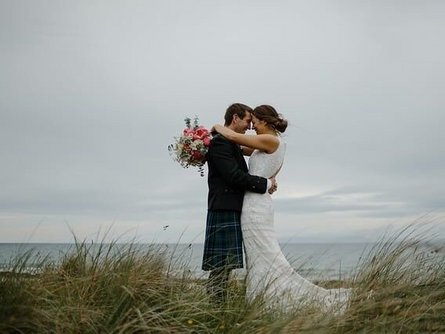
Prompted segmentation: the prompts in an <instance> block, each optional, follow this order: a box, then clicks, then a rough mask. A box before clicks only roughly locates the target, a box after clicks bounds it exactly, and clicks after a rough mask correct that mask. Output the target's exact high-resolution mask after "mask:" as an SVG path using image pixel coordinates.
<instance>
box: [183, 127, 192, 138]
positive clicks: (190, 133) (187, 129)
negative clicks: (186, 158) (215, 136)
mask: <svg viewBox="0 0 445 334" xmlns="http://www.w3.org/2000/svg"><path fill="white" fill-rule="evenodd" d="M183 133H184V136H188V137H193V130H192V129H189V128H185V129H184V132H183Z"/></svg>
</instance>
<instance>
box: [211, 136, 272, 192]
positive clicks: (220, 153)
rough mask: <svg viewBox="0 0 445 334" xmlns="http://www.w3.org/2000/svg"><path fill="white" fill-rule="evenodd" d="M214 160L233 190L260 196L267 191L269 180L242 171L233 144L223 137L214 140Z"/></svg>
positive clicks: (219, 171)
mask: <svg viewBox="0 0 445 334" xmlns="http://www.w3.org/2000/svg"><path fill="white" fill-rule="evenodd" d="M212 159H213V162H214V164H215V168H216V169H217V171H218V173H219V174H220V175H221V177H222V178H223V179H224V181H225V182H226V183H227V184H228V185H229V186H230V187H231V188H234V189H242V190H247V191H252V192H256V193H260V194H263V193H265V192H266V191H267V179H266V178H264V177H260V176H256V175H250V174H249V173H246V172H245V171H244V170H242V169H241V168H240V167H239V164H238V162H237V160H236V157H235V156H234V152H233V146H232V144H231V143H230V142H229V141H227V140H226V139H225V138H223V137H222V136H217V137H216V138H214V139H213V140H212Z"/></svg>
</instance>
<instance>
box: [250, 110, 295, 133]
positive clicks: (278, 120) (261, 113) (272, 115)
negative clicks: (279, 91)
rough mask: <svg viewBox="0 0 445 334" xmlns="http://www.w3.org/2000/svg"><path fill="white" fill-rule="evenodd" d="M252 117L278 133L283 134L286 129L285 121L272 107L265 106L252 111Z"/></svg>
mask: <svg viewBox="0 0 445 334" xmlns="http://www.w3.org/2000/svg"><path fill="white" fill-rule="evenodd" d="M252 115H254V116H255V117H256V118H258V119H259V120H260V121H264V122H266V123H267V125H268V126H269V127H270V128H272V129H273V130H276V131H278V132H281V133H283V132H284V131H286V128H287V120H285V119H284V118H283V116H282V115H281V114H279V113H277V111H276V110H275V108H274V107H272V106H269V105H267V104H263V105H261V106H258V107H256V108H255V109H253V111H252Z"/></svg>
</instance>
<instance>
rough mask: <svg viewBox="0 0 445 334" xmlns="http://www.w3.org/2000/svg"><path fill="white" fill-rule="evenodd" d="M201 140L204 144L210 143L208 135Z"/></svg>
mask: <svg viewBox="0 0 445 334" xmlns="http://www.w3.org/2000/svg"><path fill="white" fill-rule="evenodd" d="M202 141H203V142H204V145H205V146H209V145H210V137H205V138H204V139H203V140H202Z"/></svg>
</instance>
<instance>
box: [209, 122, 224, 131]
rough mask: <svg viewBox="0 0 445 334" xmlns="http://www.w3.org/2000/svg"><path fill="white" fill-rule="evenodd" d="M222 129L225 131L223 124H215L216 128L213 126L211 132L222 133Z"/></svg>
mask: <svg viewBox="0 0 445 334" xmlns="http://www.w3.org/2000/svg"><path fill="white" fill-rule="evenodd" d="M221 129H224V127H223V126H222V125H221V124H215V125H214V126H212V128H211V129H210V132H218V133H221Z"/></svg>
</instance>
